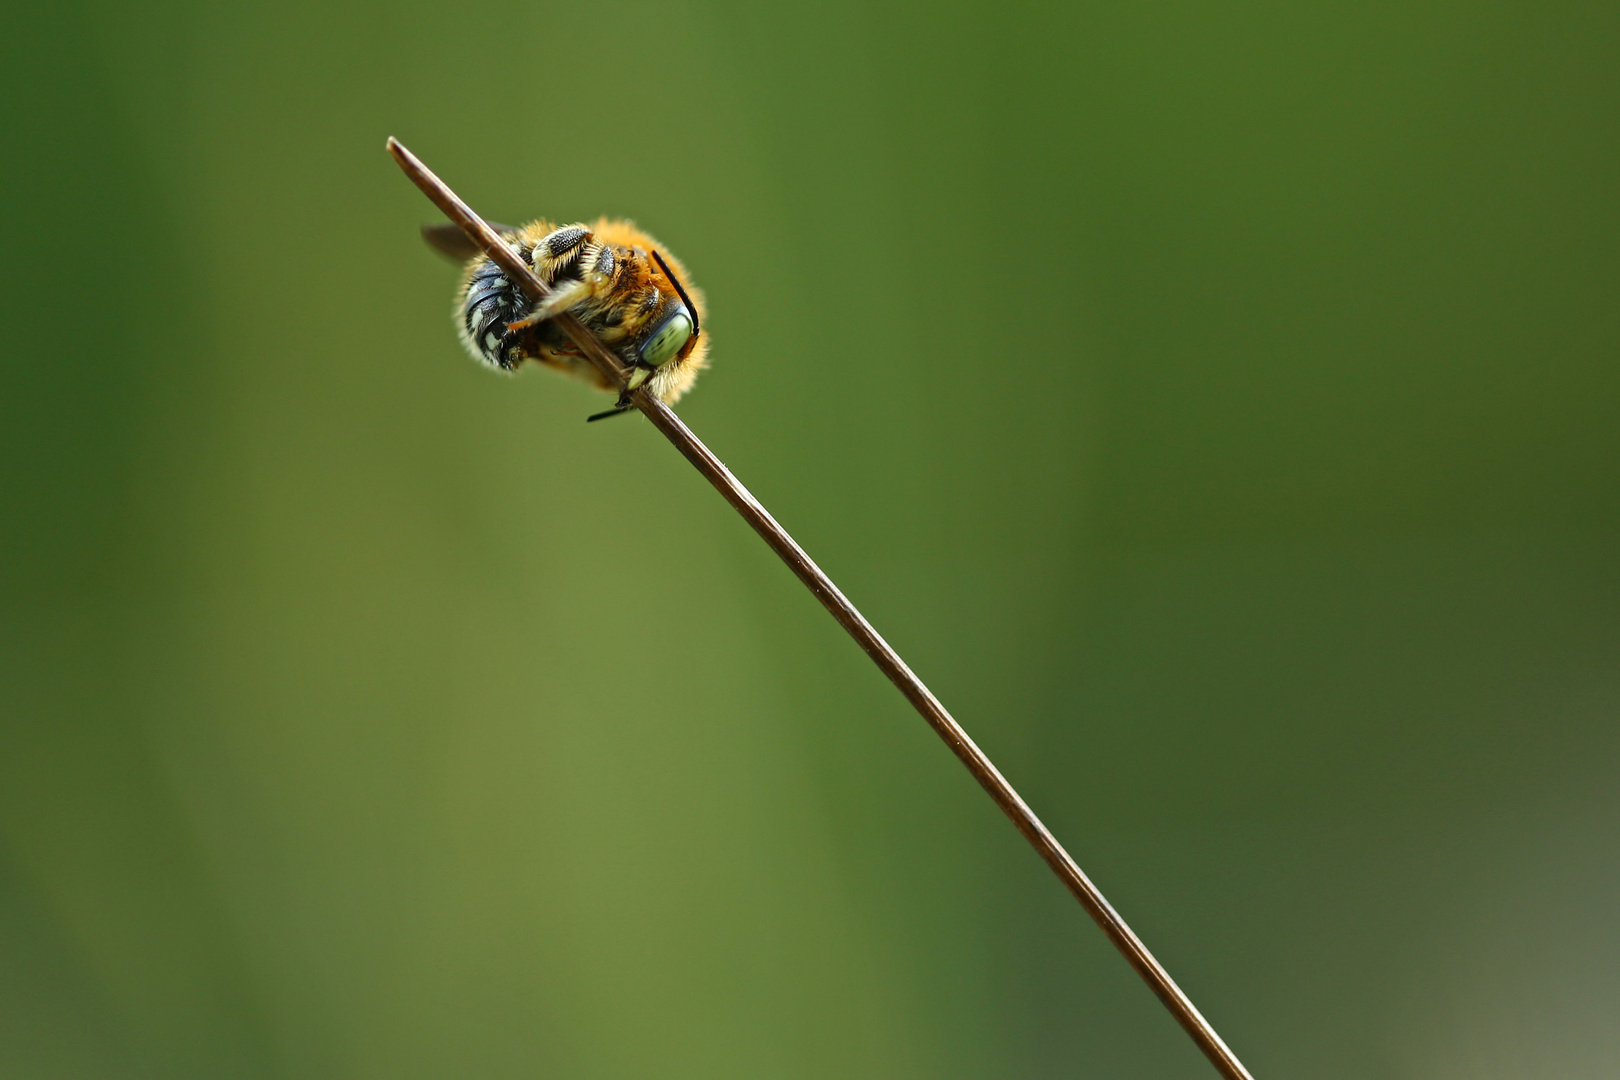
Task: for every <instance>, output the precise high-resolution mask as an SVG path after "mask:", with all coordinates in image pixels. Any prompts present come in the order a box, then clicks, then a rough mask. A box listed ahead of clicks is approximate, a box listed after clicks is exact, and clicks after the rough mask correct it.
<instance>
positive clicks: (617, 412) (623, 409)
mask: <svg viewBox="0 0 1620 1080" xmlns="http://www.w3.org/2000/svg"><path fill="white" fill-rule="evenodd" d="M632 408H634V406H631V405H620V406H619V407H618V408H616V409H607V410H604V411H602V412H599V413H596V414H595V415H593V416H587V417H586V418H585V422H586V423H587V424H589V423H593V422H595V421H597V420H606V419H607V418H608V417H610V416H622V415H623V414H624V413H627V412H629V411H630V410H631V409H632Z"/></svg>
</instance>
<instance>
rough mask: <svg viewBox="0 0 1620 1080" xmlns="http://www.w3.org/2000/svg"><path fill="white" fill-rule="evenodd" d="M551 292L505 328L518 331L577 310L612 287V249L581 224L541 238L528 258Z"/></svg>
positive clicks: (613, 267)
mask: <svg viewBox="0 0 1620 1080" xmlns="http://www.w3.org/2000/svg"><path fill="white" fill-rule="evenodd" d="M529 261H530V263H531V264H532V265H533V267H534V272H535V273H536V274H538V275H539V276H540V279H541V280H542V281H544V282H545V283H546V284H548V285H550V286H552V291H551V293H550V295H548V296H547V297H546V298H545V299H544V300H542V301H541V302H540V303H539V304H538V305H537V306H536V307H535V309H534V310H533V311H531V312H530V313H529V314H528V315H526V316H525V317H524V318H522V319H520V320H518V321H517V322H514V323H509V324H508V326H509V327H511V328H512V329H514V330H521V329H523V328H524V327H526V326H533V325H534V324H535V323H537V322H543V321H545V320H546V319H549V318H551V317H552V316H554V315H557V314H559V313H561V312H564V311H567V310H568V309H569V308H572V307H576V306H578V305H579V304H581V303H583V302H584V301H586V300H588V299H590V298H591V297H592V296H595V295H597V294H598V293H601V292H603V291H604V290H605V289H607V288H608V286H609V285H611V284H612V281H613V272H614V270H615V269H616V267H615V265H614V263H615V261H616V260H615V259H614V257H613V249H612V248H610V247H608V246H607V245H605V244H601V243H598V242H597V239H596V236H595V235H594V234H593V233H592V232H591V231H590V230H589V229H587V228H586V227H585V226H583V225H564V226H563V227H562V228H560V229H555V230H553V231H552V232H550V233H549V234H547V235H546V236H544V237H542V238H541V239H540V242H539V243H537V244H535V245H534V250H533V252H532V253H531V254H530V257H529Z"/></svg>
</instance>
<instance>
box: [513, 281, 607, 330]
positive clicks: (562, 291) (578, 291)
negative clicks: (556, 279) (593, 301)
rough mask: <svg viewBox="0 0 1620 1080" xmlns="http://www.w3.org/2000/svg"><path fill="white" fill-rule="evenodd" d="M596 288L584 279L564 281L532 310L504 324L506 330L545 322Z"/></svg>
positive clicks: (520, 328)
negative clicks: (514, 320)
mask: <svg viewBox="0 0 1620 1080" xmlns="http://www.w3.org/2000/svg"><path fill="white" fill-rule="evenodd" d="M595 291H596V290H595V289H594V288H593V287H592V286H591V283H589V282H585V281H565V282H563V283H562V284H561V285H559V286H557V287H556V288H554V289H552V290H551V292H550V293H548V294H547V295H546V298H545V299H544V300H542V301H540V303H538V304H536V305H535V307H534V310H533V311H531V312H529V313H528V314H527V315H525V316H523V318H521V319H518V320H517V321H516V322H509V323H507V324H506V328H507V329H508V330H513V331H516V330H522V329H523V328H524V327H526V326H533V325H534V324H535V323H537V322H545V321H546V320H547V319H549V318H551V317H552V316H553V315H559V314H561V313H562V312H564V311H567V310H568V309H569V308H571V307H574V306H575V305H576V304H579V303H581V302H582V301H585V300H588V299H589V298H590V296H591V294H592V293H593V292H595Z"/></svg>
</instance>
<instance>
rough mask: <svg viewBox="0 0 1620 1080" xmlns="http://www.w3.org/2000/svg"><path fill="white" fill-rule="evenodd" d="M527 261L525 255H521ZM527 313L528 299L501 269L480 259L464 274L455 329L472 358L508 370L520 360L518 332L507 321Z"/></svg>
mask: <svg viewBox="0 0 1620 1080" xmlns="http://www.w3.org/2000/svg"><path fill="white" fill-rule="evenodd" d="M524 261H527V254H526V253H525V255H524ZM528 312H529V300H528V297H527V296H526V295H525V294H524V293H523V291H522V290H521V289H519V288H518V287H517V286H515V285H513V284H512V282H511V281H510V280H509V279H508V278H507V276H506V275H505V274H503V273H502V272H501V268H500V267H498V266H496V265H495V264H494V263H493V262H491V261H490V260H489V259H482V260H480V261H479V263H478V265H477V266H475V267H474V268H473V271H472V273H471V274H469V275H468V276H467V285H466V288H464V289H463V290H462V291H461V293H460V295H459V296H458V298H457V302H456V329H458V330H459V331H460V332H461V340H462V343H463V344H464V345H466V346H467V351H468V352H470V353H472V355H473V357H474V358H475V359H478V360H482V361H484V362H485V363H486V364H492V365H494V366H495V367H498V368H500V369H501V370H502V371H511V370H513V369H514V368H516V367H517V366H518V364H519V363H521V362H522V360H523V357H522V356H521V355H518V354H517V352H516V349H517V345H518V337H519V335H517V334H514V333H511V332H509V331H508V330H507V329H506V324H507V323H509V322H516V321H517V320H519V319H521V318H523V316H525V315H527V314H528Z"/></svg>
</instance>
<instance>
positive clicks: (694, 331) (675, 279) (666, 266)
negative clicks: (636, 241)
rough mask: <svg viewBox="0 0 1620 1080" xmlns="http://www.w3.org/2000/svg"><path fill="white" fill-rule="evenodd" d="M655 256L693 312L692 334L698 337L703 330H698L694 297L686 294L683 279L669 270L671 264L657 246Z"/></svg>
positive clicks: (687, 308) (659, 266)
mask: <svg viewBox="0 0 1620 1080" xmlns="http://www.w3.org/2000/svg"><path fill="white" fill-rule="evenodd" d="M653 258H654V259H657V260H658V268H659V269H660V270H662V271H663V272H664V276H665V277H667V278H669V282H670V284H671V285H674V286H675V291H676V292H678V293H680V294H681V303H683V304H685V305H686V310H687V311H690V312H691V313H692V336H693V337H697V336H698V334H699V333H701V331H699V330H698V316H697V308H695V307H693V306H692V298H691V297H690V296H687V295H686V290H685V289H683V288H681V279H680V278H678V277H676V276H675V275H674V274H672V273H670V272H669V264H668V263H666V262H664V257H663V256H662V255H660V254H658V249H657V248H653Z"/></svg>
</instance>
